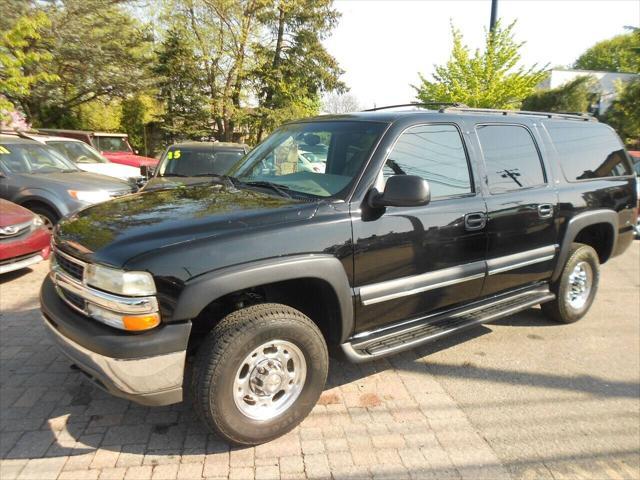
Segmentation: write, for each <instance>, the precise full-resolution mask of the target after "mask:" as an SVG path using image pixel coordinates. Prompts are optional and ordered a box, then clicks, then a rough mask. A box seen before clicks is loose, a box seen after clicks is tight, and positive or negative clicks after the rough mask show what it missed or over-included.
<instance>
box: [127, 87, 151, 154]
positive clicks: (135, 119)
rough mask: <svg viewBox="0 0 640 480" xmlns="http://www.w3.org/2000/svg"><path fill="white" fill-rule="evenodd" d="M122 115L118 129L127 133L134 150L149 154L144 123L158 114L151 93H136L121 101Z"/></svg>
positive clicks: (149, 121) (147, 122)
mask: <svg viewBox="0 0 640 480" xmlns="http://www.w3.org/2000/svg"><path fill="white" fill-rule="evenodd" d="M121 105H122V107H121V108H122V116H121V119H120V125H119V127H120V128H119V130H120V131H124V132H126V133H127V135H129V143H131V146H133V147H134V148H135V149H136V150H139V151H142V152H143V153H144V154H145V155H148V154H149V144H148V141H147V132H146V125H147V124H149V123H151V122H152V121H154V120H155V119H156V117H157V116H159V115H158V114H159V112H160V106H159V104H158V102H157V100H156V99H155V98H154V97H152V96H151V95H146V94H138V95H135V96H132V97H130V98H126V99H124V100H123V101H122V102H121Z"/></svg>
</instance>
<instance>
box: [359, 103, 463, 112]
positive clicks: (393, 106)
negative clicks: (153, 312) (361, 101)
mask: <svg viewBox="0 0 640 480" xmlns="http://www.w3.org/2000/svg"><path fill="white" fill-rule="evenodd" d="M399 107H441V108H442V107H455V108H467V106H466V105H465V104H464V103H456V102H422V103H421V102H415V103H400V104H398V105H385V106H384V107H375V108H368V109H367V110H363V112H377V111H378V110H388V109H390V108H399Z"/></svg>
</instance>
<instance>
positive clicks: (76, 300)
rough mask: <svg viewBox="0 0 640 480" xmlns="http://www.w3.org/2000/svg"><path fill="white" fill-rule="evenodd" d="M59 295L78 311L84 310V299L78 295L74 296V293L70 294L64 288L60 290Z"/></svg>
mask: <svg viewBox="0 0 640 480" xmlns="http://www.w3.org/2000/svg"><path fill="white" fill-rule="evenodd" d="M60 293H61V294H62V296H63V297H64V299H65V300H66V301H67V302H69V303H70V304H72V305H73V306H75V307H76V308H77V309H78V310H82V311H84V310H85V308H86V302H85V300H84V298H82V297H81V296H79V295H76V294H75V293H72V292H70V291H69V290H67V289H66V288H60Z"/></svg>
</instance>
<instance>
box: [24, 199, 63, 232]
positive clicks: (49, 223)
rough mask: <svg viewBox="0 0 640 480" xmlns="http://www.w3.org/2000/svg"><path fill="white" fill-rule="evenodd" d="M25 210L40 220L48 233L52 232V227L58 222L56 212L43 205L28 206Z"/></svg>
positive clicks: (58, 218)
mask: <svg viewBox="0 0 640 480" xmlns="http://www.w3.org/2000/svg"><path fill="white" fill-rule="evenodd" d="M27 208H28V209H29V210H31V211H32V212H33V213H35V214H36V215H38V216H39V217H40V218H41V219H42V221H43V222H44V226H45V227H46V228H47V230H49V232H53V227H55V226H56V224H57V223H58V220H60V217H59V216H58V214H57V213H56V212H54V211H53V210H52V209H51V208H49V207H47V206H45V205H29V206H28V207H27Z"/></svg>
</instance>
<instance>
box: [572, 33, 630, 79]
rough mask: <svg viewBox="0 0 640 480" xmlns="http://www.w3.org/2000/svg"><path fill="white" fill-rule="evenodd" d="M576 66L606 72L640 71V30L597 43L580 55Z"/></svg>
mask: <svg viewBox="0 0 640 480" xmlns="http://www.w3.org/2000/svg"><path fill="white" fill-rule="evenodd" d="M574 67H575V68H579V69H582V70H603V71H606V72H628V73H638V72H640V30H638V29H636V30H635V31H633V32H630V33H625V34H622V35H617V36H615V37H613V38H610V39H608V40H603V41H601V42H598V43H596V44H595V45H594V46H593V47H591V48H589V49H588V50H587V51H586V52H584V53H583V54H582V55H580V56H579V57H578V59H577V60H576V62H575V64H574Z"/></svg>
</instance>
